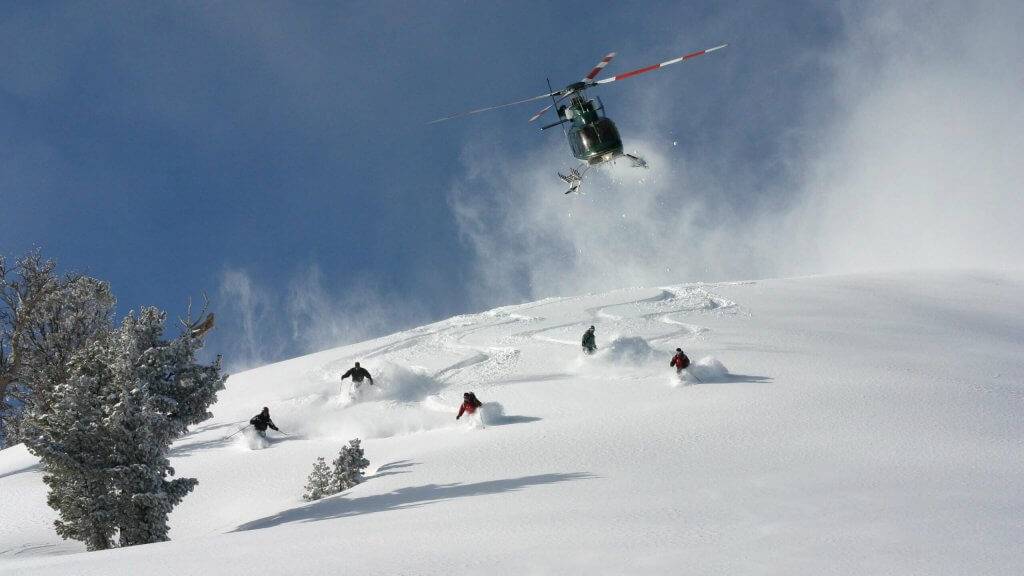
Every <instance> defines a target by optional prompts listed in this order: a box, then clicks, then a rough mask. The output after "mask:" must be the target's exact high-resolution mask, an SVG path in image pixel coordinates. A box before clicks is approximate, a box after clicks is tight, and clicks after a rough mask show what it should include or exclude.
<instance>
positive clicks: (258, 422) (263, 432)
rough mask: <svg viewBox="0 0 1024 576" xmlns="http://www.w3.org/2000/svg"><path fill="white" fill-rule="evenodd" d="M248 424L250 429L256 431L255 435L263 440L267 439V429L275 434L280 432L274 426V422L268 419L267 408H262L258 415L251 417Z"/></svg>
mask: <svg viewBox="0 0 1024 576" xmlns="http://www.w3.org/2000/svg"><path fill="white" fill-rule="evenodd" d="M249 424H252V427H253V428H255V429H256V433H257V434H259V435H260V436H262V437H264V438H266V437H267V428H268V427H269V428H272V429H274V430H275V431H276V432H280V431H281V430H280V429H278V427H277V426H275V425H274V421H273V420H271V419H270V408H267V407H266V406H264V407H263V410H261V411H260V413H259V414H257V415H255V416H253V417H252V418H251V419H250V420H249Z"/></svg>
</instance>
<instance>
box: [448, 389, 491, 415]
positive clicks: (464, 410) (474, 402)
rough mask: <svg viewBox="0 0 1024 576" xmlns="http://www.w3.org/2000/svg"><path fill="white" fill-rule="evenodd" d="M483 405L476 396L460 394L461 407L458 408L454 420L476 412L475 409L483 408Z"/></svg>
mask: <svg viewBox="0 0 1024 576" xmlns="http://www.w3.org/2000/svg"><path fill="white" fill-rule="evenodd" d="M483 405H484V403H483V402H481V401H480V400H478V399H477V397H476V394H474V393H472V392H465V393H463V394H462V406H459V414H458V415H457V416H456V417H455V419H456V420H458V419H459V418H462V415H463V414H468V415H470V416H472V415H473V413H474V412H476V409H477V408H479V407H481V406H483Z"/></svg>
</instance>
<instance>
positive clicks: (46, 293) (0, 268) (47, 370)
mask: <svg viewBox="0 0 1024 576" xmlns="http://www.w3.org/2000/svg"><path fill="white" fill-rule="evenodd" d="M55 268H56V263H55V262H53V261H52V260H46V259H44V258H43V257H42V256H41V255H40V254H39V252H32V253H30V254H28V255H26V256H24V257H22V258H19V259H18V260H17V261H15V262H14V264H13V266H8V265H7V263H6V261H5V260H4V259H3V258H2V257H0V430H2V432H3V433H2V434H0V441H2V442H3V443H0V446H3V445H5V444H6V445H11V444H14V443H16V442H19V441H20V438H21V429H22V427H23V422H22V420H23V418H25V417H31V416H32V415H33V414H34V415H36V416H37V417H43V416H45V415H47V414H49V405H50V403H51V402H52V399H51V394H52V392H53V390H54V389H55V388H56V387H57V386H58V385H60V384H61V383H64V382H67V380H68V378H69V377H70V363H71V359H72V357H73V356H74V355H75V354H76V353H77V352H78V351H79V350H81V349H82V348H83V347H84V346H86V345H87V344H88V343H90V342H91V341H93V340H94V339H96V338H97V337H98V336H99V335H101V334H104V333H106V332H108V331H109V330H110V329H111V328H112V319H113V311H114V305H115V303H116V301H115V299H114V296H113V294H112V293H111V292H110V286H109V285H108V284H107V283H106V282H102V281H100V280H97V279H95V278H89V277H87V276H82V275H75V274H71V275H68V276H65V277H59V276H57V274H56V272H55Z"/></svg>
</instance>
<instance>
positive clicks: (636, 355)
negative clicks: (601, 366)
mask: <svg viewBox="0 0 1024 576" xmlns="http://www.w3.org/2000/svg"><path fill="white" fill-rule="evenodd" d="M657 355H658V353H657V352H656V351H655V350H654V349H653V348H651V345H650V344H648V343H647V340H644V339H643V338H641V337H639V336H616V337H613V338H612V340H611V342H609V343H608V346H607V347H606V349H605V350H601V351H599V352H598V353H597V354H596V356H597V357H598V358H599V359H601V360H604V361H606V362H611V363H613V364H617V365H618V364H632V365H634V366H641V365H644V364H648V363H650V362H651V361H652V360H654V359H655V358H656V357H657Z"/></svg>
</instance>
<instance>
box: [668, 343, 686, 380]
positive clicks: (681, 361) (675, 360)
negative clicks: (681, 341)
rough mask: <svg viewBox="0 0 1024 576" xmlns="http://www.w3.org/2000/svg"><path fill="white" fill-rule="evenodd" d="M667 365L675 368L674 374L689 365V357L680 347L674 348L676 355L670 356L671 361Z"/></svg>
mask: <svg viewBox="0 0 1024 576" xmlns="http://www.w3.org/2000/svg"><path fill="white" fill-rule="evenodd" d="M668 365H669V366H673V367H674V368H675V369H676V374H678V373H680V372H682V371H683V370H685V369H686V367H687V366H689V365H690V359H689V358H688V357H687V356H686V353H685V352H683V349H682V348H676V355H675V356H673V357H672V361H671V362H669V363H668Z"/></svg>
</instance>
